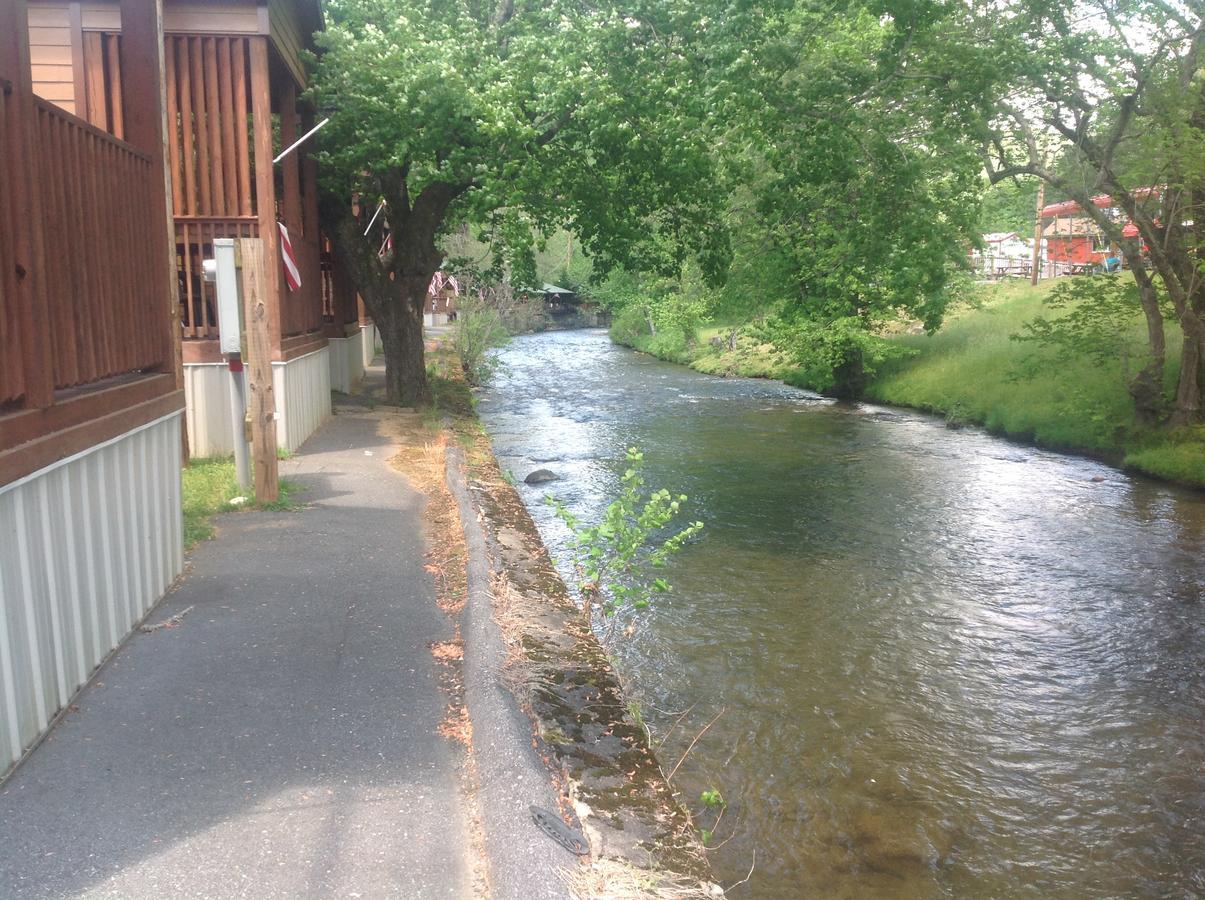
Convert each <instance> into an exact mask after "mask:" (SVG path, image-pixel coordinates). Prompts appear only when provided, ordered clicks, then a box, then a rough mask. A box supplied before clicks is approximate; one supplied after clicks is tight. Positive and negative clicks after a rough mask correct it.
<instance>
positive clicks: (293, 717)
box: [0, 410, 473, 900]
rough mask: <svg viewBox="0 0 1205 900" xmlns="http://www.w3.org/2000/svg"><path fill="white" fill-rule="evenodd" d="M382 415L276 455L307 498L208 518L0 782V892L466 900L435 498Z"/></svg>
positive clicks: (342, 424)
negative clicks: (147, 603) (51, 725)
mask: <svg viewBox="0 0 1205 900" xmlns="http://www.w3.org/2000/svg"><path fill="white" fill-rule="evenodd" d="M392 452H393V451H392V446H391V442H390V440H389V439H388V438H386V437H383V436H381V435H380V434H379V433H378V428H377V422H376V420H375V417H374V416H373V415H372V414H371V412H370V411H367V410H365V411H360V412H348V413H347V414H344V415H339V416H336V417H335V418H334V419H333V420H332V421H331V422H330V423H329V424H327V425H326V426H324V427H323V428H322V430H321V431H320V432H319V433H318V434H316V435H315V436H314V437H313V438H311V439H310V441H309V442H308V443H307V444H306V446H305V448H304V449H303V452H302V453H301V454H300V455H299V456H298V458H297V459H296V460H294V461H290V462H289V463H288V464H287V465H286V467H285V468H286V469H288V470H289V471H288V474H289V475H290V476H292V477H294V478H296V479H297V480H298V481H299V482H301V483H302V484H303V486H304V494H303V499H304V500H306V501H307V502H308V503H309V505H307V507H306V508H304V509H302V510H299V511H295V512H290V513H257V512H249V513H241V514H237V515H231V516H225V517H222V518H221V519H220V520H219V528H220V533H219V537H218V539H217V540H213V541H209V542H207V543H204V544H202V545H200V546H198V547H197V548H196V550H195V551H194V552H193V554H192V571H191V573H190V574H189V575H188V576H187V577H186V578H185V579H184V581H183V582H182V583H181V584H180V585H179V586H178V588H177V589H176V591H175V592H174V593H173V594H172V595H170V596H169V597H168V598H167V600H166V601H164V603H163V604H161V605H160V606H159V607H158V608H157V609H156V610H155V612H154V613H153V614H152V615H151V617H150V621H151V622H158V621H162V620H164V619H167V618H168V617H170V616H172V615H174V614H176V613H179V612H181V611H183V610H185V609H188V608H190V607H191V612H189V613H188V615H187V616H185V617H184V618H183V619H182V620H181V622H180V624H179V625H178V626H176V627H173V628H164V629H161V630H158V631H155V632H153V633H149V634H136V635H135V636H134V637H133V638H132V639H130V640H129V641H128V642H127V643H126V644H125V646H124V647H122V648H121V650H120V651H119V652H118V653H117V655H116V656H115V657H114V658H113V659H112V660H111V661H110V662H109V663H108V664H107V665H106V666H105V667H104V668H103V669H102V670H101V671H100V673H99V676H98V679H97V681H96V682H95V683H94V684H93V685H91V686H90V687H88V688H86V689H85V690H84V692H83V693H82V694H81V695H80V697H79V698H77V700H76V703H75V707H74V708H73V709H72V710H71V711H70V712H69V713H68V715H67V716H66V717H65V718H64V719H63V720H62V722H61V723H60V724H59V725H58V726H57V727H56V728H55V729H54V731H53V732H52V733H51V735H50V736H49V737H48V739H47V740H46V741H45V742H44V743H43V744H42V745H41V746H40V747H39V748H38V749H37V750H36V751H35V752H34V753H33V754H32V755H31V756H30V758H29V759H28V760H27V761H26V762H25V763H24V764H23V765H22V766H21V767H20V768H19V769H18V770H17V771H16V772H15V773H14V775H13V776H12V777H11V778H10V779H9V780H8V782H7V783H6V784H5V785H4V787H3V789H0V897H2V898H5V900H19V898H51V897H54V898H61V897H88V898H92V897H121V898H163V897H221V898H227V897H248V898H256V900H272V898H285V897H287V898H300V897H340V898H370V897H404V898H425V897H468V896H472V892H473V884H472V862H473V861H472V859H471V858H470V857H471V851H470V850H469V847H470V841H469V839H468V837H469V836H468V828H469V824H468V821H467V818H468V817H467V815H466V813H465V811H464V809H465V807H464V803H463V802H462V787H461V784H460V781H459V780H460V765H459V757H458V751H457V749H456V748H454V747H452V746H451V745H449V744H448V743H447V742H446V741H445V740H444V739H443V738H441V737H439V736H438V735H437V734H436V726H437V725H438V723H439V721H440V719H441V717H442V715H443V711H444V706H445V703H446V698H445V696H444V695H443V693H442V692H441V690H440V687H439V684H438V682H437V675H436V672H435V668H434V666H435V664H434V661H433V659H432V656H431V653H430V650H429V646H430V644H431V643H432V642H433V641H440V640H447V639H448V638H449V637H450V636H451V626H450V624H449V622H448V620H447V618H446V617H445V616H444V614H443V613H441V612H440V611H439V609H438V608H437V607H436V605H435V592H434V586H433V584H432V581H431V578H430V576H429V575H428V574H427V572H425V571H424V569H423V543H422V540H423V539H422V524H421V510H422V498H421V497H420V496H419V495H418V494H416V493H415V492H414V491H413V490H412V489H411V488H410V487H408V486H407V484H406V482H405V480H404V479H402V478H401V477H400V476H399V475H398V474H397V473H395V472H394V471H392V470H391V469H390V468H389V466H388V464H387V460H388V458H389V457H390V456H391V455H392Z"/></svg>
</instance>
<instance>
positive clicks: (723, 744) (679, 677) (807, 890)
mask: <svg viewBox="0 0 1205 900" xmlns="http://www.w3.org/2000/svg"><path fill="white" fill-rule="evenodd" d="M499 355H500V360H501V363H502V368H501V369H500V371H499V373H498V375H497V376H496V377H495V380H494V382H493V384H492V385H491V387H490V389H489V390H488V391H486V392H485V394H484V395H483V396H482V398H481V403H480V407H479V412H480V414H481V417H482V419H483V421H484V423H485V425H486V428H487V430H488V431H489V433H490V436H491V438H492V440H493V443H494V449H495V452H496V454H497V456H498V460H499V463H500V464H501V466H502V468H503V470H504V471H505V470H509V471H510V472H511V473H513V475H514V476H515V477H516V479H517V480H518V481H519V482H520V483H519V485H518V488H519V491H520V493H521V494H522V496H523V498H524V501H525V502H526V503H527V505H528V508H529V509H530V511H531V513H532V516H533V518H534V519H535V521H536V524H537V525H538V527H539V528H540V531H541V534H542V536H543V538H544V540H545V542H546V543H547V545H548V547H549V549H550V551H551V553H552V555H553V557H554V559H555V560H556V561H557V563H558V565H559V566H560V567H561V568H562V571H563V572H564V574H566V575H569V570H568V566H569V558H568V553H567V549H566V543H567V538H568V533H567V531H566V529H565V526H564V525H563V524H562V523H561V522H560V521H559V520H557V519H556V518H555V517H554V515H553V512H552V510H551V509H550V508H549V507H548V506H546V505H545V504H544V502H543V500H544V497H545V496H546V495H552V496H554V497H557V498H558V499H560V500H562V501H563V502H564V503H565V504H566V505H567V506H568V507H569V508H570V509H571V510H572V511H573V512H574V513H576V514H577V515H579V516H580V517H582V518H583V519H584V520H586V521H594V520H596V519H597V518H598V516H599V514H600V512H601V511H602V509H603V508H604V507H605V506H606V504H607V503H608V502H610V500H611V499H612V498H613V497H614V495H615V493H616V490H617V484H618V480H619V476H620V474H621V473H622V469H623V459H624V449H625V448H626V447H628V446H633V445H635V446H639V447H640V448H641V449H643V450H644V452H645V458H646V470H645V471H646V478H647V483H648V484H649V486H650V487H653V488H656V487H667V488H669V489H670V490H672V491H674V492H682V493H686V494H688V495H689V496H690V501H689V503H688V509H687V516H688V517H689V518H690V519H694V518H699V519H702V520H703V521H704V522H706V528H705V530H704V532H703V534H702V536H701V537H700V538H699V539H698V540H696V541H695V542H693V543H692V544H691V545H690V546H689V547H687V548H686V550H684V551H683V552H682V553H681V554H680V555H679V556H678V557H676V558H675V559H674V560H673V562H672V563H671V566H670V570H669V571H668V573H667V574H668V577H669V579H670V581H671V582H672V583H673V585H674V591H673V593H672V594H670V595H668V596H666V597H664V598H661V599H659V600H658V602H657V603H656V604H655V605H654V606H653V607H652V608H650V609H648V610H646V611H644V612H642V613H640V615H639V618H638V619H637V628H636V630H635V632H634V634H633V635H632V636H631V637H629V638H627V639H626V640H624V641H622V642H621V643H620V644H619V645H618V646H616V647H614V648H613V652H614V653H615V654H616V656H617V657H618V660H619V663H620V667H621V669H622V670H623V671H624V672H625V674H626V678H627V681H628V683H629V684H630V685H631V686H632V687H633V691H634V693H635V694H636V695H637V696H638V697H639V698H640V700H641V702H642V705H643V710H644V717H645V719H646V720H647V721H648V723H649V725H650V727H651V728H652V730H653V735H654V744H656V743H657V741H659V740H661V739H662V737H663V736H666V737H665V743H664V745H663V746H662V748H661V751H660V755H661V758H662V762H663V764H664V766H665V767H666V768H667V769H668V768H670V767H672V766H673V765H674V764H675V763H676V762H677V760H678V759H679V757H681V756H682V754H683V752H684V751H685V750H686V749H687V746H688V744H689V743H690V742H691V741H692V740H693V739H694V738H695V737H696V735H698V734H699V732H700V731H701V730H702V729H703V727H704V726H705V725H706V724H707V723H708V722H709V721H711V720H712V719H713V718H714V717H715V716H716V715H717V714H720V715H719V718H718V719H715V721H714V724H712V725H711V727H710V728H709V729H707V730H706V732H705V733H704V734H703V735H702V737H701V738H700V739H699V740H698V742H697V743H696V744H695V746H694V748H693V749H692V750H691V752H690V753H689V754H688V755H687V756H686V759H685V762H684V763H683V764H682V766H681V767H680V768H679V770H678V772H677V774H676V775H675V776H674V784H675V787H676V788H677V789H678V790H679V791H680V792H681V796H682V799H683V801H684V802H685V803H686V804H687V805H688V806H691V807H692V808H693V809H694V810H695V811H696V813H697V814H699V816H700V819H706V820H707V821H708V822H710V820H711V819H714V813H711V812H708V811H706V810H704V809H703V807H702V806H701V804H700V802H699V797H700V795H701V794H702V792H703V791H706V790H711V789H715V790H718V791H719V792H721V794H722V795H723V796H724V798H725V799H726V801H727V807H726V808H725V810H724V815H723V818H722V820H721V821H720V823H719V826H718V827H717V828H716V830H715V835H714V837H713V838H712V843H713V845H714V847H715V849H713V850H712V851H711V853H710V858H711V862H712V864H713V867H714V869H715V871H716V874H717V876H718V880H720V881H721V882H722V883H724V884H732V883H733V882H736V881H739V880H740V879H742V878H744V877H745V875H746V874H747V873H748V871H749V869H750V867H751V865H752V867H753V873H752V876H751V877H750V879H749V881H748V882H747V883H745V884H742V885H741V886H740V887H737V888H735V889H734V890H733V891H732V896H734V897H736V896H747V897H765V898H786V897H804V896H807V897H813V896H815V897H936V896H956V897H961V896H982V897H988V896H992V897H1005V896H1017V895H1027V896H1067V897H1070V896H1161V897H1167V896H1184V897H1188V896H1199V895H1200V894H1201V893H1202V892H1205V874H1203V873H1205V867H1203V864H1205V801H1203V798H1205V726H1203V725H1202V712H1203V709H1205V642H1203V641H1202V637H1203V636H1205V604H1203V598H1202V590H1203V588H1202V585H1203V584H1205V553H1203V552H1202V547H1203V537H1205V495H1202V494H1200V493H1194V492H1191V491H1187V490H1179V489H1176V488H1173V487H1169V486H1167V485H1162V484H1158V483H1156V482H1151V481H1146V480H1142V479H1138V478H1132V477H1129V476H1127V475H1125V474H1123V473H1121V472H1119V471H1117V470H1115V469H1112V468H1109V467H1107V466H1104V465H1100V464H1097V463H1095V462H1091V461H1088V460H1083V459H1078V458H1074V457H1068V456H1062V455H1059V454H1055V453H1049V452H1045V451H1041V450H1034V449H1030V448H1025V447H1019V446H1016V445H1013V444H1010V443H1008V442H1006V441H1003V440H1000V439H997V438H995V437H992V436H989V435H986V434H984V433H982V432H979V431H976V430H970V429H968V430H962V431H951V430H949V429H946V428H945V427H944V426H943V424H942V423H941V422H940V421H939V420H937V419H933V418H929V417H925V416H922V415H918V414H914V413H908V412H901V411H897V410H892V409H887V408H882V407H873V406H866V405H848V404H837V403H833V402H830V401H827V400H824V399H823V398H820V397H818V396H816V395H814V394H810V393H807V392H805V391H799V390H796V389H793V388H790V387H786V386H784V385H780V384H776V383H773V382H764V381H752V380H746V379H721V378H713V377H709V376H705V375H701V374H698V373H696V372H693V371H691V370H689V369H686V368H683V367H679V366H674V365H672V364H669V363H664V362H660V361H658V360H655V359H652V358H650V357H647V356H644V355H641V354H637V353H634V352H632V351H630V350H627V349H624V348H621V347H617V346H615V345H612V344H611V343H610V342H609V340H608V339H607V336H606V334H605V333H604V332H602V331H575V332H556V333H550V334H541V335H532V336H527V337H522V338H518V339H516V340H515V341H514V342H512V343H511V344H510V345H509V346H508V347H506V348H504V349H503V350H502V351H500V354H499ZM540 468H547V469H551V470H552V471H554V472H555V473H556V474H557V475H559V476H560V478H559V480H557V481H554V482H550V483H547V484H541V485H535V486H529V485H525V484H523V483H522V479H523V478H524V477H525V475H527V474H528V473H529V472H531V471H532V470H535V469H540ZM721 711H722V714H721ZM684 713H685V715H683V714H684ZM679 719H681V721H680V722H679Z"/></svg>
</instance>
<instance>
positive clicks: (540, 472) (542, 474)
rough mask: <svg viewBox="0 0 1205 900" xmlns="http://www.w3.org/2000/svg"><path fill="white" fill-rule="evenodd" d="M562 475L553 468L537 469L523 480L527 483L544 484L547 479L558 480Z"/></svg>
mask: <svg viewBox="0 0 1205 900" xmlns="http://www.w3.org/2000/svg"><path fill="white" fill-rule="evenodd" d="M560 477H561V476H560V475H558V474H557V473H556V472H554V471H552V469H536V470H535V471H534V472H532V473H531V474H530V475H528V476H527V477H526V478H524V479H523V480H524V481H525V482H526V483H527V484H543V483H544V482H546V481H556V480H557V479H558V478H560Z"/></svg>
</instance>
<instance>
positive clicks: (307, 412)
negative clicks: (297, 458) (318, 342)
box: [272, 347, 331, 450]
mask: <svg viewBox="0 0 1205 900" xmlns="http://www.w3.org/2000/svg"><path fill="white" fill-rule="evenodd" d="M328 357H329V353H328V348H326V347H323V348H322V349H321V350H315V351H314V352H313V353H307V354H306V355H305V356H299V357H298V358H297V359H291V360H289V361H288V362H282V363H280V362H274V363H272V377H273V389H274V390H275V392H276V441H277V443H278V444H279V445H280V446H281V447H283V448H284V449H286V450H296V449H297V448H298V447H300V446H301V445H302V444H303V443H305V439H306V438H308V437H309V436H310V435H311V434H313V433H314V432H315V431H317V430H318V426H319V425H321V424H322V423H323V422H325V421H326V420H327V419H329V418H330V416H331V369H330V363H329V362H328V361H327V359H328Z"/></svg>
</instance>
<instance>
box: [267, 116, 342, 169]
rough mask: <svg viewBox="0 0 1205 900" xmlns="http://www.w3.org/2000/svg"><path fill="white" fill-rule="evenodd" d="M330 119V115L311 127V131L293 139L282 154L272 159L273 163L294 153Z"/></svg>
mask: <svg viewBox="0 0 1205 900" xmlns="http://www.w3.org/2000/svg"><path fill="white" fill-rule="evenodd" d="M329 121H330V116H327V117H326V118H325V119H323V120H322V121H321V122H319V123H318V124H317V125H315V126H314V127H313V128H311V129H310V130H309V131H307V132H306V133H305V134H303V135H302V136H301V137H299V138H298V139H297V140H295V141H293V143H292V144H290V145H289V146H288V147H286V148H285V149H283V150H281V151H280V155H279V156H277V157H276V159H274V160H272V165H276V164H277V163H278V162H280V161H281V160H282V159H284V158H285V157H286V156H288V155H289V154H290V153H292V152H293V151H294V150H296V149H297V148H298V147H300V146H301V145H302V144H304V143H305V142H306V141H307V140H309V138H310V137H311V136H312V135H313V134H314V132H316V131H317V130H318V129H319V128H321V127H322V126H323V125H325V124H326V123H327V122H329Z"/></svg>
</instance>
